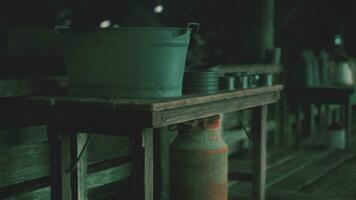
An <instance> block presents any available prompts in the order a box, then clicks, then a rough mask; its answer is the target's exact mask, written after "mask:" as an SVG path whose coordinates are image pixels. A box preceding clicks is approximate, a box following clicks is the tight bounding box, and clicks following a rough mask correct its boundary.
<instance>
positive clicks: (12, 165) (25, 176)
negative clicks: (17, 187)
mask: <svg viewBox="0 0 356 200" xmlns="http://www.w3.org/2000/svg"><path fill="white" fill-rule="evenodd" d="M48 150H49V146H48V143H47V142H46V141H45V142H40V143H35V144H24V145H15V146H11V147H8V148H2V149H1V150H0V180H1V181H0V187H4V186H8V185H12V184H17V183H21V182H24V181H29V180H32V179H37V178H40V177H43V176H48V175H49V173H50V168H49V165H48V164H49V153H48Z"/></svg>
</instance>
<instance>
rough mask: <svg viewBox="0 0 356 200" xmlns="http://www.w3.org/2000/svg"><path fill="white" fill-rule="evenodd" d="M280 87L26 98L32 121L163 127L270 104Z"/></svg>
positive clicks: (277, 94) (274, 100) (275, 99)
mask: <svg viewBox="0 0 356 200" xmlns="http://www.w3.org/2000/svg"><path fill="white" fill-rule="evenodd" d="M282 89H283V86H282V85H275V86H270V87H259V88H254V89H246V90H235V91H229V92H219V93H215V94H210V95H193V96H183V97H179V98H170V99H145V100H142V99H117V98H90V97H71V96H53V97H50V96H38V97H28V98H27V99H26V102H27V105H28V106H29V107H30V108H31V109H33V112H32V113H33V116H34V117H35V118H42V119H47V120H48V121H53V120H54V121H70V122H98V123H103V122H105V123H110V124H125V125H135V126H145V127H153V128H157V127H163V126H167V125H171V124H176V123H180V122H184V121H189V120H192V119H198V118H203V117H208V116H212V115H216V114H220V113H224V112H232V111H237V110H242V109H248V108H252V107H256V106H261V105H265V104H270V103H274V102H276V101H277V100H278V99H279V93H280V91H281V90H282Z"/></svg>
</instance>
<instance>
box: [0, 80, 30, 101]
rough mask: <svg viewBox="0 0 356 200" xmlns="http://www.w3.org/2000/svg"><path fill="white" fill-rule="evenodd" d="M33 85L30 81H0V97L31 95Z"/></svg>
mask: <svg viewBox="0 0 356 200" xmlns="http://www.w3.org/2000/svg"><path fill="white" fill-rule="evenodd" d="M34 93H35V92H34V83H33V80H31V79H0V97H2V98H3V97H19V96H29V95H33V94H34Z"/></svg>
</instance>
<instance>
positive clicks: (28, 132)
mask: <svg viewBox="0 0 356 200" xmlns="http://www.w3.org/2000/svg"><path fill="white" fill-rule="evenodd" d="M47 140H48V138H47V127H46V126H44V125H37V126H30V127H24V128H16V129H10V130H2V131H0V152H1V151H2V150H5V149H9V148H11V147H13V146H16V145H20V144H21V145H27V144H34V143H40V142H44V141H47Z"/></svg>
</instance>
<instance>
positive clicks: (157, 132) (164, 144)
mask: <svg viewBox="0 0 356 200" xmlns="http://www.w3.org/2000/svg"><path fill="white" fill-rule="evenodd" d="M173 137H174V133H172V131H170V130H168V128H166V127H164V128H157V129H154V147H155V149H154V151H155V154H154V161H155V163H154V181H155V187H154V194H155V195H154V199H155V200H169V147H170V143H171V140H172V139H173Z"/></svg>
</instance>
